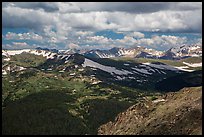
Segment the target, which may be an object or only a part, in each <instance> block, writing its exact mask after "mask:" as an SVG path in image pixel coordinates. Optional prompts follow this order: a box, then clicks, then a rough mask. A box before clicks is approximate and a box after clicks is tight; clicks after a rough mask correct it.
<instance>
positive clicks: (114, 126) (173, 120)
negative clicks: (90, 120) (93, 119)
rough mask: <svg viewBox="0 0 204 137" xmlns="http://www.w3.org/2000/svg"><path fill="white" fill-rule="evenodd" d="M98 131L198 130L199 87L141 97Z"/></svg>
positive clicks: (171, 132) (158, 132) (160, 132)
mask: <svg viewBox="0 0 204 137" xmlns="http://www.w3.org/2000/svg"><path fill="white" fill-rule="evenodd" d="M98 134H99V135H150V134H152V135H191V134H202V87H191V88H183V89H182V90H180V91H178V92H172V93H167V94H165V95H162V96H159V97H158V98H157V99H156V100H152V99H150V98H144V100H143V101H142V102H140V103H138V104H135V105H133V106H131V107H130V108H129V109H127V111H125V112H122V113H120V114H119V115H118V116H117V117H116V119H115V121H113V122H112V121H110V122H108V123H107V124H104V125H102V126H101V127H100V128H99V129H98Z"/></svg>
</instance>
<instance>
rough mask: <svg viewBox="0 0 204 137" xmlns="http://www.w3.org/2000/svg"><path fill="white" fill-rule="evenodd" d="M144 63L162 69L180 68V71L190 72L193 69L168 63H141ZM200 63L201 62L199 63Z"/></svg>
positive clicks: (176, 69) (172, 69)
mask: <svg viewBox="0 0 204 137" xmlns="http://www.w3.org/2000/svg"><path fill="white" fill-rule="evenodd" d="M142 64H144V65H148V66H151V67H154V68H157V69H163V70H171V71H179V70H182V71H187V72H192V71H194V70H190V69H187V68H189V67H188V66H180V67H176V66H169V65H164V64H151V63H149V62H147V63H142ZM201 65H202V63H201Z"/></svg>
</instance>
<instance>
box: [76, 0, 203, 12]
mask: <svg viewBox="0 0 204 137" xmlns="http://www.w3.org/2000/svg"><path fill="white" fill-rule="evenodd" d="M75 5H77V6H79V7H80V8H81V10H82V11H83V12H88V11H110V12H114V11H122V12H130V13H150V12H157V11H162V10H173V11H182V10H198V9H201V8H202V4H201V3H196V2H194V3H187V2H99V3H98V2H97V3H94V2H92V3H87V2H86V3H85V2H80V3H75Z"/></svg>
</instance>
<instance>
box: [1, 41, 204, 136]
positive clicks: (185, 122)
mask: <svg viewBox="0 0 204 137" xmlns="http://www.w3.org/2000/svg"><path fill="white" fill-rule="evenodd" d="M2 90H3V92H2V114H3V116H2V132H3V134H32V135H33V134H34V135H39V134H48V135H50V134H54V135H57V134H65V135H66V134H74V135H76V134H78V135H89V134H123V135H124V134H125V135H127V134H154V135H157V134H164V135H167V134H202V95H201V90H202V45H182V46H181V47H176V48H171V49H169V50H167V51H157V50H154V49H148V48H144V47H139V46H138V47H135V48H129V49H125V48H116V47H115V48H112V49H109V50H98V49H97V50H77V49H69V50H57V49H45V48H40V47H39V48H36V49H22V50H5V49H4V50H2Z"/></svg>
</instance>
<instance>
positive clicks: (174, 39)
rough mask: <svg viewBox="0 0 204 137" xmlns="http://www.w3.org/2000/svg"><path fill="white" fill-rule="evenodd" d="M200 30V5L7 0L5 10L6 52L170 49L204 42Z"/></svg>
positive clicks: (3, 40)
mask: <svg viewBox="0 0 204 137" xmlns="http://www.w3.org/2000/svg"><path fill="white" fill-rule="evenodd" d="M121 7H123V8H121ZM141 7H142V8H141ZM201 30H202V3H201V2H192V3H185V2H171V3H168V2H167V3H166V2H165V3H164V2H154V3H151V2H146V3H143V2H133V3H128V2H117V3H107V2H106V3H105V2H97V3H95V2H92V3H89V2H86V3H83V2H80V3H77V2H64V3H63V2H52V3H47V2H41V3H39V2H29V3H26V2H20V3H15V2H12V3H11V2H4V3H3V6H2V47H3V48H4V49H25V48H36V47H46V48H56V49H69V48H76V49H110V48H113V47H124V48H134V47H136V46H144V47H147V48H153V49H157V50H167V49H169V48H171V47H175V46H182V45H183V44H188V45H189V44H202V33H201Z"/></svg>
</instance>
